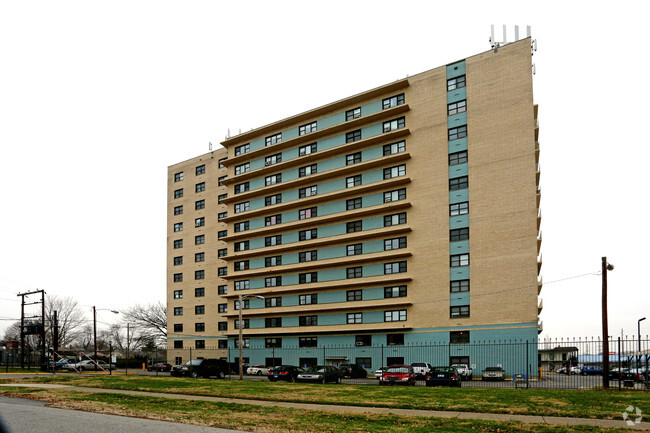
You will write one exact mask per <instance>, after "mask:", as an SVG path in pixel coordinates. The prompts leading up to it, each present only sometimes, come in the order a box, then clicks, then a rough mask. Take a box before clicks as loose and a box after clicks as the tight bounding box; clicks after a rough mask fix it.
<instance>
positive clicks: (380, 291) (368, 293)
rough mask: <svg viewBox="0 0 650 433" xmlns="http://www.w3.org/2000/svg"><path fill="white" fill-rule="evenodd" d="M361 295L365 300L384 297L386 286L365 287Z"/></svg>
mask: <svg viewBox="0 0 650 433" xmlns="http://www.w3.org/2000/svg"><path fill="white" fill-rule="evenodd" d="M361 296H362V298H363V300H364V301H367V300H373V299H384V288H383V287H373V288H371V289H364V290H363V293H362V295H361Z"/></svg>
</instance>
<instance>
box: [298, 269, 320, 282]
mask: <svg viewBox="0 0 650 433" xmlns="http://www.w3.org/2000/svg"><path fill="white" fill-rule="evenodd" d="M316 282H318V272H307V273H304V274H298V283H300V284H307V283H316Z"/></svg>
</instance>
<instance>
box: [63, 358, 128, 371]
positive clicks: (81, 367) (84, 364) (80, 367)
mask: <svg viewBox="0 0 650 433" xmlns="http://www.w3.org/2000/svg"><path fill="white" fill-rule="evenodd" d="M63 368H65V369H66V370H68V371H74V370H77V371H86V370H95V369H97V370H100V371H101V370H106V371H109V370H115V366H113V365H108V364H107V363H106V362H104V361H102V360H98V361H97V363H95V362H94V361H91V360H89V359H87V360H85V361H81V362H77V363H75V364H66V365H64V367H63Z"/></svg>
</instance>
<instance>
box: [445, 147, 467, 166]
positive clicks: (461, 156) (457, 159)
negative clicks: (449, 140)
mask: <svg viewBox="0 0 650 433" xmlns="http://www.w3.org/2000/svg"><path fill="white" fill-rule="evenodd" d="M466 162H467V151H466V150H463V151H462V152H455V153H450V154H449V165H458V164H464V163H466Z"/></svg>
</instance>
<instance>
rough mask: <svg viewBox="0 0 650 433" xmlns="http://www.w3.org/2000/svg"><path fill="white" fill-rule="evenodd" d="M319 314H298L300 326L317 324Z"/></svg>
mask: <svg viewBox="0 0 650 433" xmlns="http://www.w3.org/2000/svg"><path fill="white" fill-rule="evenodd" d="M316 325H318V316H298V326H316Z"/></svg>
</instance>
